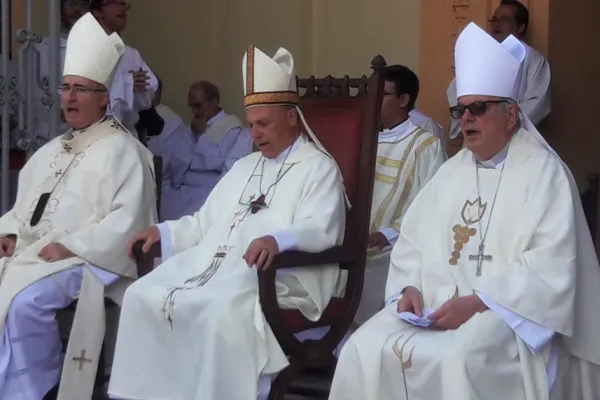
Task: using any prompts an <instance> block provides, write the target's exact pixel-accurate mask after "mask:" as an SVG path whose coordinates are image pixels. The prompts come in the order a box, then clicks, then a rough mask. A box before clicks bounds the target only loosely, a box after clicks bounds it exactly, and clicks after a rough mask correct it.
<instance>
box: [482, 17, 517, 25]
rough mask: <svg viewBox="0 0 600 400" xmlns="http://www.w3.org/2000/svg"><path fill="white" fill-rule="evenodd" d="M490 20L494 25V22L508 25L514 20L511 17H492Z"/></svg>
mask: <svg viewBox="0 0 600 400" xmlns="http://www.w3.org/2000/svg"><path fill="white" fill-rule="evenodd" d="M488 22H489V23H490V24H492V25H494V24H502V25H507V24H512V22H513V20H512V19H511V18H509V17H500V18H496V17H492V19H490V20H489V21H488Z"/></svg>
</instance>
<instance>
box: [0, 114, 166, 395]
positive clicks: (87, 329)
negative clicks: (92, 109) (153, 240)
mask: <svg viewBox="0 0 600 400" xmlns="http://www.w3.org/2000/svg"><path fill="white" fill-rule="evenodd" d="M150 157H151V155H150V154H149V152H148V151H147V150H146V149H144V148H143V147H142V146H141V145H140V144H138V142H137V140H135V139H134V138H133V137H131V135H130V134H129V133H128V132H127V131H125V130H123V129H122V128H121V126H120V125H119V124H117V123H116V122H115V121H114V120H113V119H112V118H105V119H103V120H102V121H100V122H98V123H96V124H94V125H92V126H91V127H89V128H87V129H85V130H82V131H76V132H73V133H72V132H68V133H67V134H65V135H63V136H61V137H57V138H55V139H54V140H52V141H51V142H49V143H48V144H46V145H45V146H43V147H42V148H41V149H40V150H39V151H37V152H36V153H35V154H34V155H33V157H32V158H31V159H30V160H29V161H28V162H27V164H26V165H25V167H24V168H23V170H22V171H21V173H20V176H19V190H18V194H17V201H16V204H15V206H14V207H13V209H12V210H10V211H9V212H8V213H6V214H5V215H4V216H2V218H0V236H6V235H15V236H16V237H17V242H16V248H15V250H14V254H13V256H12V257H7V258H3V259H1V260H0V321H1V322H0V328H2V327H3V326H4V323H5V318H6V315H7V312H8V309H9V307H10V305H11V302H12V300H13V298H14V297H15V296H16V295H17V294H18V293H20V292H21V291H22V290H24V289H25V288H27V287H29V286H30V285H32V284H34V283H36V282H37V281H39V280H41V279H43V278H45V277H47V276H51V275H53V274H56V273H58V272H61V271H64V270H67V269H70V268H73V267H75V266H79V265H87V266H88V268H85V270H84V273H83V283H82V288H81V292H80V295H79V303H78V308H77V312H76V314H75V321H74V324H73V327H72V330H71V333H72V335H71V338H70V340H69V346H68V348H67V357H66V358H65V366H64V369H63V377H62V379H61V382H62V383H61V392H60V395H59V398H61V399H73V398H89V396H91V391H92V389H93V383H94V377H95V372H96V366H97V361H98V356H99V353H100V348H101V345H102V340H103V338H104V295H105V293H104V286H103V284H102V283H101V281H100V280H99V279H100V277H99V276H100V275H102V272H100V273H96V272H94V271H96V270H97V269H100V270H103V271H108V272H111V273H114V274H116V275H118V276H123V277H126V278H130V279H131V278H134V277H135V276H136V266H135V263H134V262H132V261H130V260H129V259H128V256H127V246H128V241H129V239H130V237H131V236H132V235H133V234H134V233H135V232H136V231H138V230H140V229H142V228H143V227H144V226H147V225H148V224H151V223H153V222H154V221H156V205H155V192H156V190H155V185H154V180H153V177H152V166H151V165H150V164H149V163H150ZM44 194H46V195H45V196H44ZM48 194H49V198H48V200H47V203H46V205H45V207H41V208H39V207H38V203H39V202H40V198H41V197H47V196H48ZM36 208H38V210H39V211H38V213H35V212H34V211H35V210H36ZM42 210H43V213H42V212H41V211H42ZM34 214H37V215H39V218H34V217H33V215H34ZM36 219H37V220H39V221H36ZM36 222H37V223H36ZM53 242H54V243H61V244H62V245H64V246H65V247H66V248H67V249H68V250H70V251H71V252H72V253H74V254H75V255H76V257H72V258H69V259H66V260H62V261H57V262H51V263H48V262H45V261H43V260H42V259H40V258H39V257H38V254H39V252H40V251H41V250H42V248H43V247H44V246H45V245H47V244H49V243H53ZM124 283H125V281H123V284H124ZM123 292H124V286H123V285H120V284H116V285H114V286H113V287H112V288H110V289H109V290H108V292H107V293H106V295H107V296H109V297H111V298H113V299H114V300H115V301H117V302H118V303H120V297H121V296H122V295H123ZM83 351H85V353H84V354H85V357H86V358H87V359H89V360H90V362H87V363H83V364H81V367H80V364H79V363H77V362H76V361H75V360H73V358H77V357H81V354H82V352H83ZM88 394H89V396H88ZM86 396H87V397H86Z"/></svg>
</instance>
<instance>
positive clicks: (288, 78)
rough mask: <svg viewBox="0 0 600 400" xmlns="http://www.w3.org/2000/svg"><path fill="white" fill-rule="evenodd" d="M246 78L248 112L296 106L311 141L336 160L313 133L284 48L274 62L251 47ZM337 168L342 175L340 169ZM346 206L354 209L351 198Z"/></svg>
mask: <svg viewBox="0 0 600 400" xmlns="http://www.w3.org/2000/svg"><path fill="white" fill-rule="evenodd" d="M242 77H243V81H244V106H245V108H250V107H255V106H275V105H291V106H295V107H296V111H297V112H298V116H299V117H300V120H301V121H302V124H303V125H304V129H305V131H306V134H307V135H308V136H309V137H310V140H312V142H313V143H314V144H315V146H317V148H318V149H319V150H320V151H321V152H323V153H325V154H326V155H327V156H328V157H330V158H331V159H332V160H334V158H333V157H332V156H331V155H330V154H329V152H327V150H326V149H325V147H324V146H323V145H322V144H321V142H320V141H319V139H318V138H317V136H316V135H315V134H314V132H313V131H312V129H310V126H309V125H308V123H307V122H306V118H304V114H303V113H302V110H301V109H300V107H299V106H298V105H299V104H300V95H299V94H298V84H297V82H296V72H295V70H294V57H293V56H292V53H290V52H289V51H288V50H286V49H284V48H283V47H280V48H279V50H277V52H276V53H275V55H274V56H273V58H271V57H269V56H268V55H266V54H265V53H264V52H263V51H261V50H260V49H258V48H256V47H254V46H252V45H251V46H248V50H247V51H246V54H244V58H243V59H242ZM334 162H335V160H334ZM336 166H337V162H336ZM337 167H338V171H339V166H337ZM340 175H341V171H340ZM344 194H345V189H344ZM346 205H347V206H348V208H350V201H349V200H348V197H347V196H346Z"/></svg>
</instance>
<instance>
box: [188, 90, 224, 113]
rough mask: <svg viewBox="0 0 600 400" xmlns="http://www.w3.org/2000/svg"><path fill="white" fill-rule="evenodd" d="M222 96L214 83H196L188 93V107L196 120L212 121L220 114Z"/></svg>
mask: <svg viewBox="0 0 600 400" xmlns="http://www.w3.org/2000/svg"><path fill="white" fill-rule="evenodd" d="M220 100H221V94H220V92H219V88H218V87H217V85H215V84H214V83H211V82H208V81H199V82H194V83H192V84H191V85H190V90H189V92H188V106H189V107H190V110H192V113H193V114H194V118H202V119H205V120H208V119H210V118H211V117H213V116H214V115H216V114H217V113H218V112H219V110H220V109H219V102H220Z"/></svg>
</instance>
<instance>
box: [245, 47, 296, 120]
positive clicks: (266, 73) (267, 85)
mask: <svg viewBox="0 0 600 400" xmlns="http://www.w3.org/2000/svg"><path fill="white" fill-rule="evenodd" d="M242 74H243V78H244V106H245V107H246V108H248V107H252V106H257V105H267V104H291V105H297V104H298V103H299V102H300V96H298V86H297V84H296V73H295V69H294V57H293V56H292V53H290V52H289V51H288V50H286V49H284V48H283V47H280V48H279V50H277V52H276V53H275V55H274V56H273V58H271V57H269V56H268V55H266V54H265V53H263V52H262V51H261V50H260V49H258V48H256V47H254V46H249V47H248V50H247V51H246V54H244V59H243V60H242Z"/></svg>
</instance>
